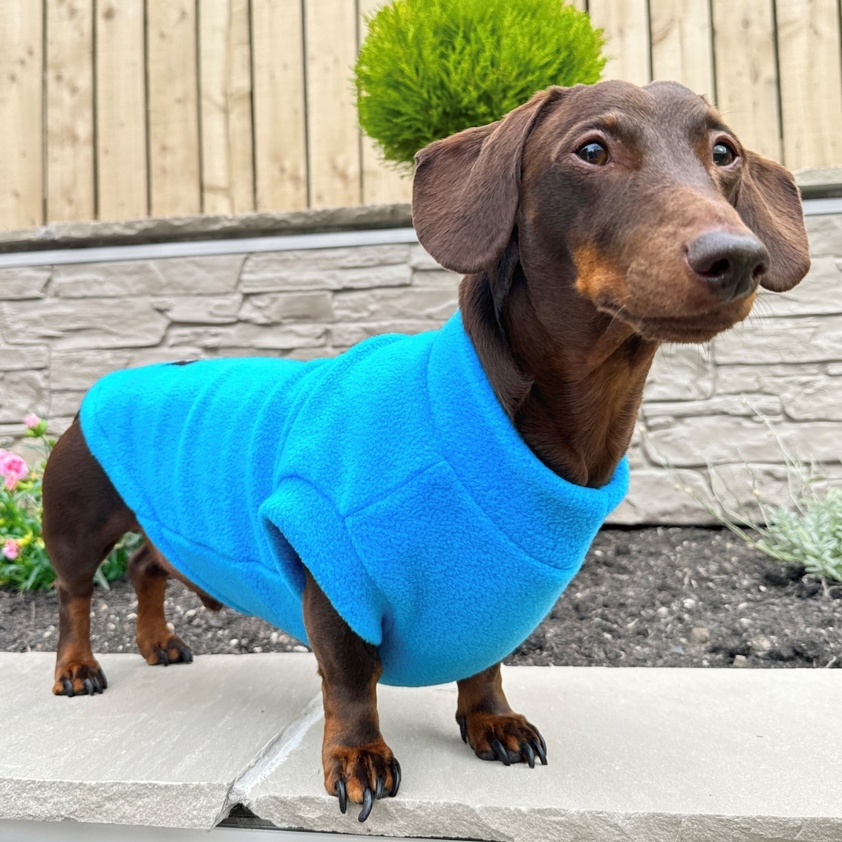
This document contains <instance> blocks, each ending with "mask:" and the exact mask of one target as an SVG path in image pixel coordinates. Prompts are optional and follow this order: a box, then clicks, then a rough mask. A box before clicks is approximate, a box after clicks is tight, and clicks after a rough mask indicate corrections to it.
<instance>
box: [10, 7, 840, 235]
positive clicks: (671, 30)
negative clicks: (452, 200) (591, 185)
mask: <svg viewBox="0 0 842 842" xmlns="http://www.w3.org/2000/svg"><path fill="white" fill-rule="evenodd" d="M381 2H382V0H0V21H2V23H0V125H2V127H3V133H4V136H5V138H6V140H5V142H4V150H3V155H2V156H0V228H6V229H10V228H21V227H29V226H34V225H40V224H43V223H48V222H54V221H65V220H87V219H109V220H118V219H129V218H137V217H143V216H147V215H153V216H180V215H193V214H198V213H209V214H232V213H242V212H247V211H252V210H271V211H277V210H293V209H299V208H306V207H330V206H342V205H357V204H361V203H378V202H391V201H405V200H407V198H408V196H409V184H408V182H407V180H406V179H403V178H400V177H399V176H398V175H397V174H396V173H395V172H394V171H392V170H390V169H388V168H387V167H384V166H383V165H382V164H381V163H380V162H379V161H378V157H377V154H376V152H375V150H374V148H373V146H372V144H371V143H370V142H369V141H368V140H367V139H365V138H361V137H360V134H359V130H358V128H357V122H356V112H355V108H354V96H353V88H352V81H351V67H352V65H353V63H354V58H355V54H356V51H357V47H358V45H359V43H360V39H361V37H363V36H364V33H365V21H364V15H365V14H367V13H369V12H371V11H372V10H373V9H374V8H376V7H377V6H378V5H380V3H381ZM513 2H517V0H513ZM577 5H578V6H579V7H580V8H584V9H586V10H587V11H588V12H589V13H590V14H591V16H592V18H593V20H594V22H595V23H596V24H597V25H598V26H601V27H603V28H604V29H605V32H606V35H607V36H608V38H609V44H608V53H609V54H610V55H611V56H612V60H611V62H610V64H609V65H608V68H607V72H606V76H607V77H609V78H625V79H628V80H630V81H633V82H638V83H643V82H646V81H648V80H649V79H652V78H658V79H666V78H672V79H678V80H679V81H683V82H684V83H685V84H687V85H689V86H690V87H692V88H694V89H696V90H698V91H699V92H703V93H706V94H707V95H708V96H710V98H711V99H713V100H714V101H715V102H716V103H717V104H718V105H719V107H720V108H721V110H722V111H723V112H724V114H725V117H726V119H727V120H728V122H729V123H730V124H731V125H732V126H733V127H734V128H735V129H736V130H737V132H738V133H739V134H740V135H741V137H742V138H743V139H744V140H745V141H746V143H747V145H748V146H750V147H752V148H754V149H757V150H758V151H761V152H763V153H765V154H767V155H769V156H771V157H773V158H777V159H779V160H782V161H784V162H785V163H787V164H788V165H789V166H790V167H792V168H794V169H795V168H802V167H825V166H833V165H840V164H842V65H841V64H840V52H841V51H840V0H577Z"/></svg>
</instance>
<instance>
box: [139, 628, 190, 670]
mask: <svg viewBox="0 0 842 842" xmlns="http://www.w3.org/2000/svg"><path fill="white" fill-rule="evenodd" d="M137 646H138V648H139V649H140V654H141V655H143V657H144V658H145V659H146V663H147V664H149V665H150V666H153V667H154V666H158V665H160V666H164V667H165V666H167V665H168V664H190V663H192V662H193V650H192V649H191V648H190V647H189V646H188V645H187V644H186V643H185V642H184V641H183V640H182V639H181V638H180V637H179V636H178V635H177V634H170V633H167V635H166V636H163V635H161V636H160V637H156V636H152V637H151V638H150V639H142V638H141V636H140V635H138V639H137Z"/></svg>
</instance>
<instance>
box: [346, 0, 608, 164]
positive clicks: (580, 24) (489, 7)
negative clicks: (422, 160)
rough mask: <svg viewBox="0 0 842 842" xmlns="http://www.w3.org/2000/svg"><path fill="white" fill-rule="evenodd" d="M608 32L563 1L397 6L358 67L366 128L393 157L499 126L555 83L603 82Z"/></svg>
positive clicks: (461, 0)
mask: <svg viewBox="0 0 842 842" xmlns="http://www.w3.org/2000/svg"><path fill="white" fill-rule="evenodd" d="M603 43H604V38H603V35H602V30H600V29H594V28H593V27H592V26H591V22H590V18H589V17H588V16H587V15H586V14H585V13H584V12H579V11H577V10H576V9H574V8H573V7H572V6H566V5H563V4H562V0H395V2H394V3H392V4H390V5H388V6H384V7H383V8H381V9H380V10H379V11H377V12H376V13H375V14H374V15H373V16H372V17H371V18H370V19H369V31H368V36H367V37H366V39H365V41H364V43H363V45H362V48H361V49H360V53H359V57H358V59H357V64H356V68H355V76H356V85H357V108H358V111H359V118H360V125H361V126H362V128H363V131H365V133H366V134H368V135H370V136H371V137H372V138H374V140H375V141H376V142H377V143H378V144H379V145H380V146H381V148H382V152H383V155H384V157H385V158H386V159H387V160H390V161H394V162H397V163H403V164H410V165H411V164H412V160H413V157H414V155H415V153H416V152H417V151H418V150H419V149H421V148H422V147H423V146H426V145H427V144H428V143H430V142H431V141H433V140H438V139H439V138H442V137H446V136H447V135H450V134H453V133H455V132H458V131H461V130H462V129H466V128H468V127H470V126H480V125H484V124H486V123H491V122H494V121H495V120H499V119H500V118H501V117H502V116H503V115H504V114H506V113H507V112H509V111H511V110H512V109H513V108H515V107H516V106H518V105H521V104H522V103H524V102H526V100H528V99H529V98H530V97H531V96H532V94H534V93H535V92H536V91H539V90H542V89H543V88H546V87H549V86H550V85H564V86H567V85H573V84H576V83H579V82H583V83H592V82H596V81H598V79H599V77H600V74H601V73H602V68H603V67H604V65H605V58H604V57H603V56H602V47H603Z"/></svg>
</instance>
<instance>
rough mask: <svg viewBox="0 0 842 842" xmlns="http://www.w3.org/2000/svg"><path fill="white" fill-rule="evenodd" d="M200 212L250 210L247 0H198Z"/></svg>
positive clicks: (249, 102) (251, 181) (251, 171)
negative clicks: (200, 143)
mask: <svg viewBox="0 0 842 842" xmlns="http://www.w3.org/2000/svg"><path fill="white" fill-rule="evenodd" d="M198 10H199V60H200V64H199V77H200V79H201V84H200V88H201V107H202V120H201V126H202V138H201V142H202V210H203V212H204V213H211V214H237V213H245V212H247V211H252V210H254V178H253V175H254V170H253V166H252V126H251V43H250V40H249V3H248V0H202V2H201V3H200V4H199V6H198Z"/></svg>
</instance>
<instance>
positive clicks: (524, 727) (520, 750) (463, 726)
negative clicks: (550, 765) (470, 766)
mask: <svg viewBox="0 0 842 842" xmlns="http://www.w3.org/2000/svg"><path fill="white" fill-rule="evenodd" d="M456 721H457V722H458V723H459V729H460V731H461V732H462V739H463V741H464V742H466V743H468V745H470V747H471V748H472V749H473V750H474V753H475V754H476V756H477V757H479V758H481V759H482V760H499V761H500V762H501V763H503V764H505V765H506V766H510V765H511V764H512V763H528V764H529V766H530V767H532V768H535V758H536V757H537V758H538V759H539V760H540V761H541V763H542V764H543V765H544V766H546V765H547V744H546V743H545V742H544V738H543V737H542V736H541V734H540V733H539V731H538V729H537V728H536V727H535V726H534V725H533V724H532V723H531V722H528V721H527V719H526V718H525V717H523V716H521V715H520V714H519V713H510V714H505V715H496V714H489V713H477V712H474V713H469V714H467V715H457V717H456Z"/></svg>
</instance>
